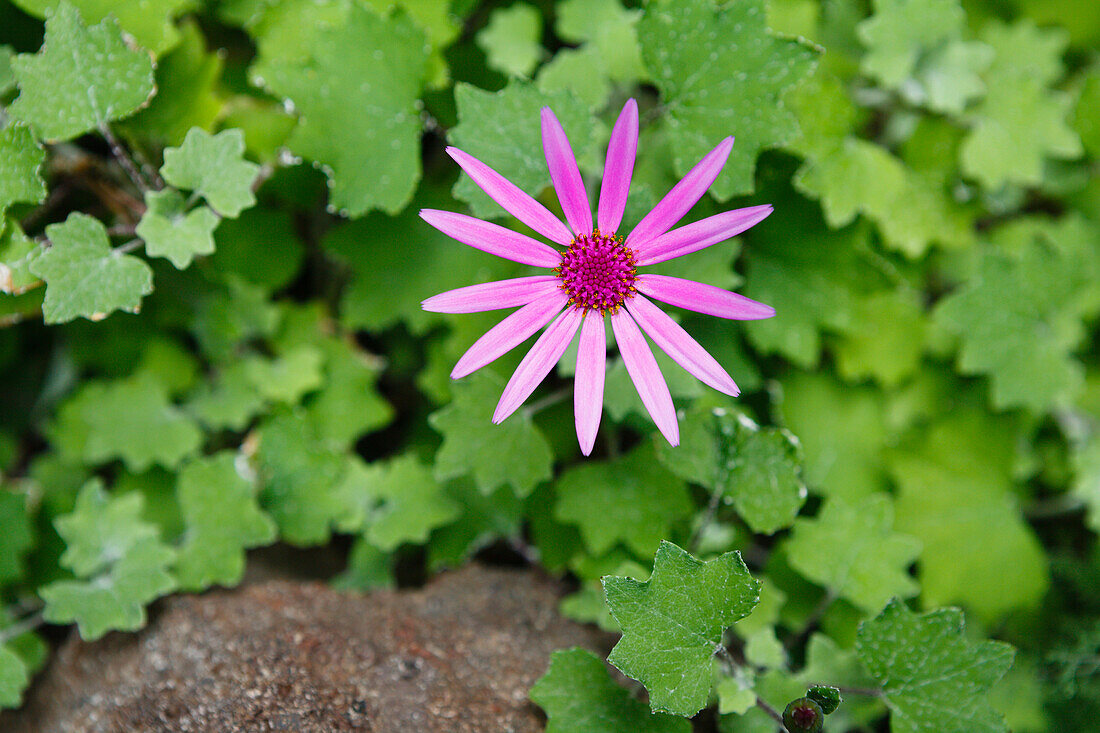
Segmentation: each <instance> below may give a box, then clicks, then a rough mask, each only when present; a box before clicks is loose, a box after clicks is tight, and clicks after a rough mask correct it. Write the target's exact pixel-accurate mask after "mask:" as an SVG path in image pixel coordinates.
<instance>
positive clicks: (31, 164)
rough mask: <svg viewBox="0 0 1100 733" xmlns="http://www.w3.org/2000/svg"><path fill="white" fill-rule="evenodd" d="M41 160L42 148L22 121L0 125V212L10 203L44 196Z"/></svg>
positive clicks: (34, 202)
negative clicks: (4, 125)
mask: <svg viewBox="0 0 1100 733" xmlns="http://www.w3.org/2000/svg"><path fill="white" fill-rule="evenodd" d="M45 160H46V151H45V150H44V149H43V148H42V146H41V145H39V144H38V141H37V140H35V139H34V135H32V134H31V131H30V130H29V129H28V128H27V126H26V125H21V124H19V123H17V122H12V123H8V125H7V127H4V128H3V129H0V216H2V215H3V214H4V211H5V210H6V209H7V208H8V206H10V205H11V204H14V203H28V204H37V203H39V202H40V201H42V199H44V198H45V197H46V183H45V181H43V180H42V175H41V169H42V163H44V162H45ZM2 228H3V227H2V226H0V230H2Z"/></svg>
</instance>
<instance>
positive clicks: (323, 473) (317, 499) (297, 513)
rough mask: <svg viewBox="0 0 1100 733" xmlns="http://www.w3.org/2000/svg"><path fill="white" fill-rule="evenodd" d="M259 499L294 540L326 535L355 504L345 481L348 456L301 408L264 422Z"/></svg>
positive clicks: (312, 541)
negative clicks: (321, 433)
mask: <svg viewBox="0 0 1100 733" xmlns="http://www.w3.org/2000/svg"><path fill="white" fill-rule="evenodd" d="M259 437H260V449H259V453H258V456H257V458H258V463H259V469H260V474H261V476H262V479H263V491H262V493H261V495H260V499H261V503H262V504H263V506H264V508H265V509H266V510H267V511H268V513H269V514H270V515H271V517H272V518H273V519H274V520H275V522H276V523H277V524H278V525H279V535H280V537H281V538H282V539H284V540H286V541H287V542H290V543H292V544H295V545H300V546H305V545H316V544H323V543H325V542H327V541H328V539H329V537H330V536H331V534H332V525H333V524H334V523H336V522H338V521H340V520H341V519H342V518H344V517H345V516H346V515H347V514H348V513H349V512H350V511H351V510H352V507H351V506H350V504H349V501H348V498H347V494H346V492H344V491H343V486H342V482H343V480H344V478H345V475H346V473H347V471H348V463H349V459H348V456H347V455H346V454H345V453H343V452H341V451H337V450H336V449H335V448H334V447H332V446H331V445H329V444H328V443H325V442H322V441H321V440H320V439H318V437H317V435H316V434H315V433H314V431H313V427H312V425H311V424H310V423H309V421H308V420H307V419H306V418H305V416H304V415H302V414H301V413H297V412H296V413H280V414H277V415H275V416H273V417H271V418H268V419H267V420H266V421H265V422H264V423H263V424H262V425H261V427H260V432H259Z"/></svg>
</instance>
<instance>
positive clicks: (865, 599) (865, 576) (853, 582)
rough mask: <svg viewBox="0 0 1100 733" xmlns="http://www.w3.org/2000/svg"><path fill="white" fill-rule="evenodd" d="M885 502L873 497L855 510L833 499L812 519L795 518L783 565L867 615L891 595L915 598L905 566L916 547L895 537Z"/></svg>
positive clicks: (889, 506)
mask: <svg viewBox="0 0 1100 733" xmlns="http://www.w3.org/2000/svg"><path fill="white" fill-rule="evenodd" d="M893 525H894V508H893V505H892V503H891V501H890V498H889V497H888V496H886V495H883V494H874V495H872V496H869V497H866V498H865V499H863V500H861V501H860V503H859V504H858V506H857V505H853V504H849V503H847V502H845V501H844V500H843V499H840V498H837V497H833V498H831V499H829V500H828V501H827V502H826V503H825V507H824V508H823V509H822V510H821V512H820V513H819V514H818V515H817V516H816V517H814V518H813V519H799V520H798V521H796V522H795V525H794V532H793V533H792V534H791V537H790V539H789V540H787V542H786V546H785V547H786V553H787V560H788V562H790V564H791V567H793V568H794V569H795V570H797V571H798V572H799V573H801V574H802V575H803V576H804V577H805V578H808V579H809V580H812V581H813V582H815V583H817V584H819V585H823V586H825V587H826V588H827V589H828V590H829V593H830V594H832V595H833V596H835V597H837V598H843V599H845V600H847V601H851V602H852V603H854V604H855V605H856V606H859V607H860V608H862V609H863V610H864V611H866V612H868V613H877V612H878V611H880V610H882V607H883V606H885V605H886V602H887V601H889V600H890V599H891V598H892V597H894V596H901V597H907V596H912V595H916V593H917V591H918V590H920V588H919V586H918V585H917V584H916V582H914V580H913V578H912V577H910V575H909V565H911V564H912V563H913V561H914V560H916V559H917V557H918V556H919V555H920V551H921V544H920V542H918V541H917V540H916V539H914V538H912V537H909V536H907V535H903V534H898V533H896V532H894V529H893Z"/></svg>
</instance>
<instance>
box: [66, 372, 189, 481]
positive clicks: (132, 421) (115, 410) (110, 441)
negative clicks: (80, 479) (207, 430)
mask: <svg viewBox="0 0 1100 733" xmlns="http://www.w3.org/2000/svg"><path fill="white" fill-rule="evenodd" d="M83 410H84V413H83V418H84V420H85V422H86V423H87V426H88V440H87V443H86V444H85V446H84V459H85V460H86V461H88V462H89V463H103V462H105V461H109V460H111V459H113V458H121V459H122V460H123V462H124V463H125V464H126V467H127V468H128V469H130V470H131V471H133V472H134V473H141V472H142V471H145V470H146V469H148V468H149V467H150V466H152V465H154V464H156V465H160V466H164V467H165V468H169V469H171V468H175V467H176V466H177V465H179V463H180V461H182V460H183V459H184V458H185V457H187V456H188V455H190V454H192V453H194V452H195V451H197V450H198V449H199V447H200V446H201V444H202V431H200V430H199V428H198V426H197V425H196V424H195V422H194V420H192V419H191V418H190V417H188V416H187V415H186V414H184V413H183V412H182V411H181V410H180V409H178V408H177V407H175V406H174V405H173V404H172V403H171V402H169V400H168V389H167V388H166V387H165V386H164V384H163V383H162V382H161V381H160V380H158V379H157V378H156V377H154V376H151V375H149V374H144V373H142V374H136V375H134V376H133V377H130V378H128V379H124V380H119V381H117V382H114V383H112V384H109V385H108V386H107V387H106V388H105V389H104V390H103V391H102V392H101V393H100V394H99V395H98V396H97V397H96V398H95V399H91V400H88V401H86V402H85V403H84V406H83Z"/></svg>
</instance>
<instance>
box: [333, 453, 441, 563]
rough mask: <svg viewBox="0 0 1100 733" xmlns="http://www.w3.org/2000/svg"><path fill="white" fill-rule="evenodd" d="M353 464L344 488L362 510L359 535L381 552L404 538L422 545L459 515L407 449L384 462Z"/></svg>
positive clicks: (425, 467) (422, 465) (426, 468)
mask: <svg viewBox="0 0 1100 733" xmlns="http://www.w3.org/2000/svg"><path fill="white" fill-rule="evenodd" d="M352 466H353V468H352V469H351V470H350V472H349V476H348V479H347V480H346V482H345V486H346V490H347V491H349V492H350V494H351V495H352V496H353V497H354V498H353V501H354V502H355V503H356V504H357V505H358V506H359V507H361V509H362V512H363V517H364V522H363V535H364V536H365V537H366V539H367V540H368V541H369V542H370V543H371V545H373V546H374V547H377V548H378V549H379V550H382V551H383V552H392V551H393V550H395V549H397V547H398V546H400V545H402V544H404V543H406V542H415V543H418V544H422V543H424V542H426V541H427V539H428V535H429V533H431V531H432V530H433V529H435V528H436V527H441V526H443V525H445V524H447V523H448V522H451V521H453V520H454V519H455V518H456V517H458V515H459V514H461V511H462V508H461V507H460V506H459V505H458V503H457V502H456V501H454V499H452V498H451V497H450V496H449V495H448V494H447V493H446V492H445V491H444V488H443V486H442V485H440V483H439V482H438V481H436V479H435V478H434V477H433V476H432V471H431V469H430V468H429V467H428V466H425V465H424V464H423V463H421V462H420V460H419V459H418V458H417V457H416V456H415V455H413V454H411V453H407V454H405V455H402V456H399V457H397V458H394V459H392V460H390V461H388V462H386V463H385V464H381V463H372V464H370V465H366V464H363V463H360V462H357V461H356V462H353V463H352Z"/></svg>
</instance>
